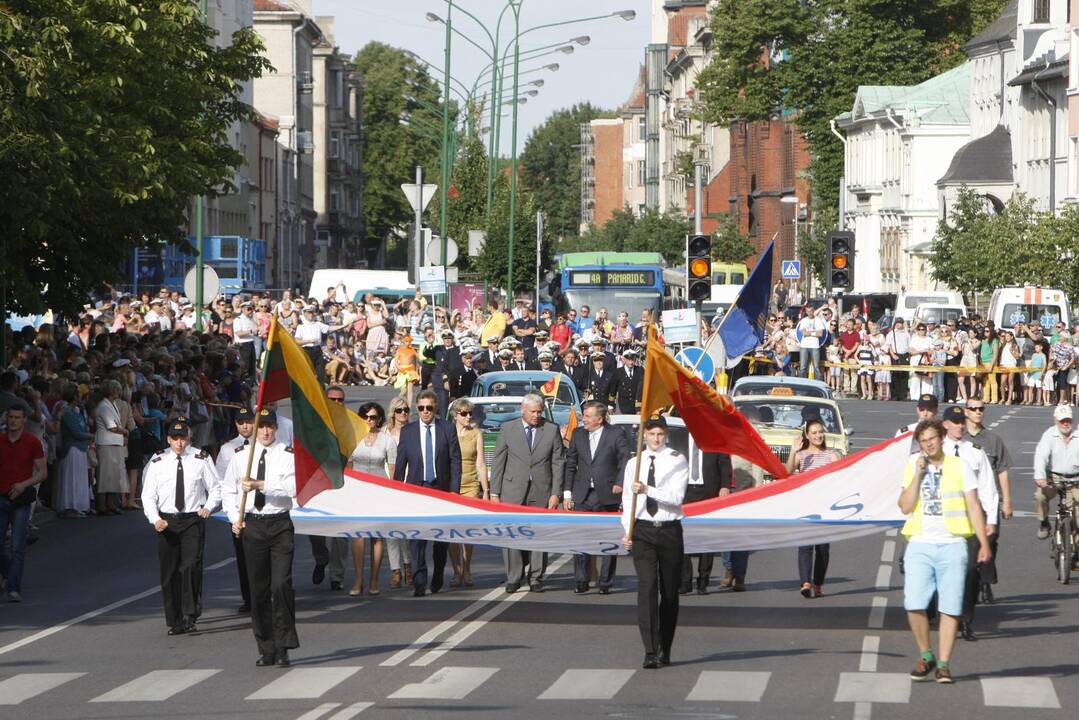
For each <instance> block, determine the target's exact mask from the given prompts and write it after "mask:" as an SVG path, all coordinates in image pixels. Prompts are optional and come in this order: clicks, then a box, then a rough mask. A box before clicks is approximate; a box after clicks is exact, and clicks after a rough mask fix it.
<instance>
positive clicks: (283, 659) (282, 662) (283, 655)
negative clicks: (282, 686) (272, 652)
mask: <svg viewBox="0 0 1079 720" xmlns="http://www.w3.org/2000/svg"><path fill="white" fill-rule="evenodd" d="M274 663H275V664H276V665H277V667H289V666H290V665H292V663H291V662H289V659H288V650H282V651H281V652H279V653H277V659H276V660H274Z"/></svg>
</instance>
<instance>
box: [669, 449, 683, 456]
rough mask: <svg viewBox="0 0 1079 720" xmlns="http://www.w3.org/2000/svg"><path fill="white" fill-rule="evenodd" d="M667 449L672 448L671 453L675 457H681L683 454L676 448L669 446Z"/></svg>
mask: <svg viewBox="0 0 1079 720" xmlns="http://www.w3.org/2000/svg"><path fill="white" fill-rule="evenodd" d="M667 449H668V450H670V451H671V455H674V456H675V457H680V456H681V455H682V453H680V452H678V451H677V450H675V449H674V448H667Z"/></svg>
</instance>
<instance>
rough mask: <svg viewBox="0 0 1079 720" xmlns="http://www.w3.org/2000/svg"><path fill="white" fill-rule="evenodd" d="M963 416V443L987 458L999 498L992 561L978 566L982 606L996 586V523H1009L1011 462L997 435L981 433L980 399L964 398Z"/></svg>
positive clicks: (982, 412) (991, 539) (982, 406)
mask: <svg viewBox="0 0 1079 720" xmlns="http://www.w3.org/2000/svg"><path fill="white" fill-rule="evenodd" d="M965 414H966V419H967V429H966V432H965V433H963V439H964V440H969V441H970V442H972V443H974V444H975V445H976V446H978V447H980V448H981V449H982V450H984V451H985V454H986V455H988V456H989V462H990V464H992V466H993V473H994V474H995V475H996V478H997V492H998V494H999V495H1000V517H998V518H997V523H996V525H997V531H996V532H995V533H993V534H992V535H990V536H989V547H990V548H991V549H992V550H993V559H992V560H990V561H989V562H988V563H985V564H984V565H982V572H981V575H982V586H983V591H984V592H985V594H986V602H992V597H993V591H992V587H991V586H992V585H995V584H996V582H997V550H998V544H999V542H1000V526H1001V522H1000V521H1001V520H1011V519H1012V483H1011V479H1010V478H1009V475H1008V471H1009V470H1010V469H1011V466H1012V458H1011V455H1010V454H1009V453H1008V448H1007V446H1006V445H1005V444H1004V440H1003V439H1002V438H1001V437H1000V435H998V434H996V433H995V432H992V431H990V430H986V429H985V425H984V422H985V402H984V401H983V400H982V399H981V398H977V397H971V398H967V403H966V408H965ZM987 522H992V519H991V518H990V519H988V520H987Z"/></svg>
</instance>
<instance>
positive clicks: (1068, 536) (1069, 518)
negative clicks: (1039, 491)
mask: <svg viewBox="0 0 1079 720" xmlns="http://www.w3.org/2000/svg"><path fill="white" fill-rule="evenodd" d="M1049 486H1050V487H1052V488H1053V489H1054V490H1056V491H1057V515H1056V517H1055V518H1054V519H1053V529H1052V533H1051V534H1050V538H1051V542H1050V543H1049V558H1050V559H1051V560H1052V561H1053V566H1054V567H1055V568H1056V570H1057V580H1058V581H1059V582H1060V584H1061V585H1067V584H1068V583H1070V582H1071V573H1072V568H1073V567H1074V566H1075V562H1076V559H1077V558H1076V550H1077V548H1079V537H1077V532H1079V528H1076V523H1075V512H1076V504H1075V503H1073V502H1072V501H1071V497H1070V491H1071V490H1072V489H1073V488H1075V487H1079V479H1067V480H1065V479H1053V480H1050V482H1049Z"/></svg>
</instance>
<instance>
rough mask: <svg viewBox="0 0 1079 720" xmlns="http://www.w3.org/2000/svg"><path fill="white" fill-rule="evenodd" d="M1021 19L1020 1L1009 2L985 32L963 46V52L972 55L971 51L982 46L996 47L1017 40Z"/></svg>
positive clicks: (1009, 0) (1011, 0)
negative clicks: (1018, 21) (1018, 24)
mask: <svg viewBox="0 0 1079 720" xmlns="http://www.w3.org/2000/svg"><path fill="white" fill-rule="evenodd" d="M1018 17H1019V0H1008V4H1007V5H1005V6H1004V9H1003V10H1002V11H1001V13H1000V15H999V16H997V19H996V20H994V21H993V22H991V23H989V24H988V25H987V26H986V27H985V29H984V30H982V31H981V32H980V33H978V34H977V35H975V36H974V37H972V38H971V39H970V40H968V41H967V42H966V44H965V45H963V50H964V51H965V52H966V53H968V54H969V53H970V51H971V50H974V49H975V48H978V47H980V46H982V45H995V44H997V43H1003V42H1005V41H1007V40H1011V41H1014V40H1015V26H1016V21H1017V19H1018Z"/></svg>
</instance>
